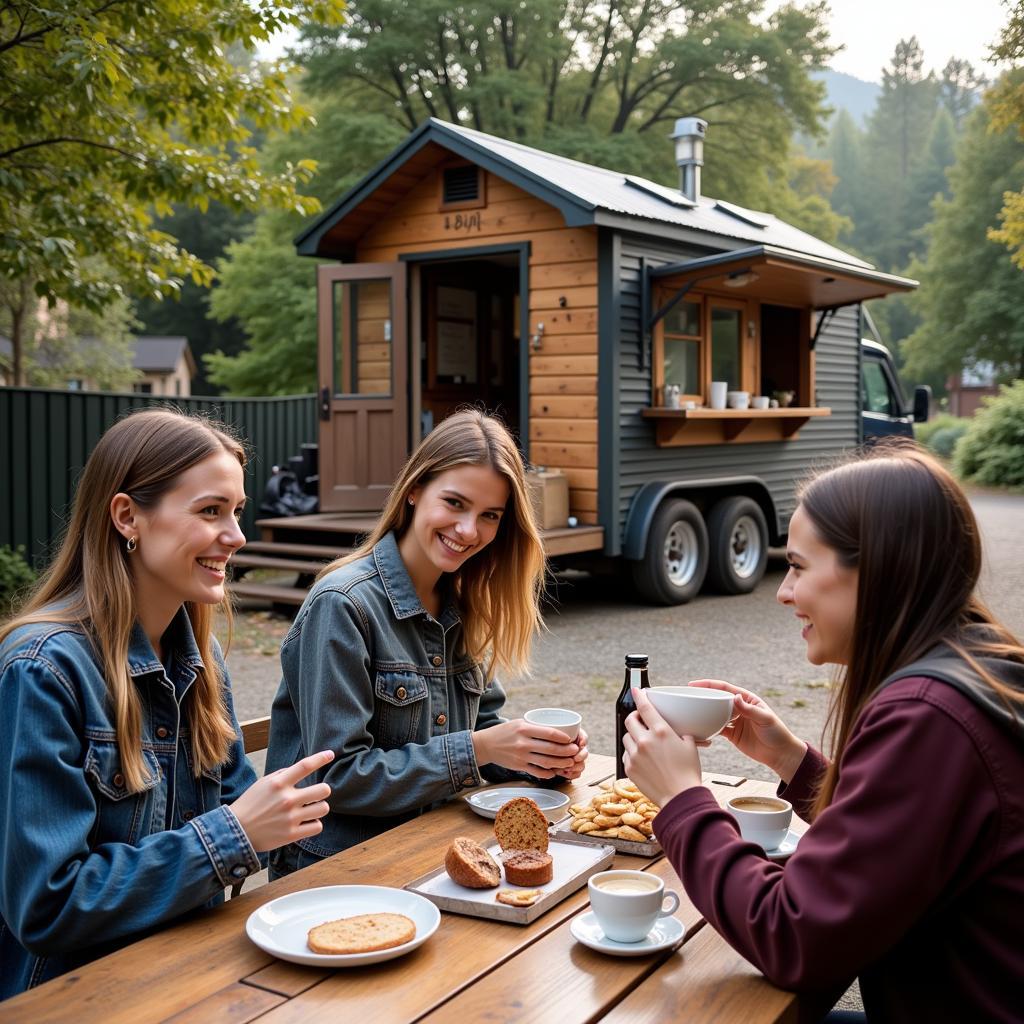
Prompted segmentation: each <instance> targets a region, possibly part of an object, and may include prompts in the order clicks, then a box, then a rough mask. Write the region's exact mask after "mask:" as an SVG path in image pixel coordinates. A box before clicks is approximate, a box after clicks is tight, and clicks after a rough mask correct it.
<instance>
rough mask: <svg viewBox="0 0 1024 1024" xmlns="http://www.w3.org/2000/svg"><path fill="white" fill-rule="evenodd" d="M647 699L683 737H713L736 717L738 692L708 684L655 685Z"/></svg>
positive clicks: (704, 738)
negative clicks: (714, 688)
mask: <svg viewBox="0 0 1024 1024" xmlns="http://www.w3.org/2000/svg"><path fill="white" fill-rule="evenodd" d="M644 693H646V694H647V699H648V700H649V701H650V702H651V703H652V704H653V705H654V707H655V708H656V709H657V712H658V714H659V715H661V717H662V718H664V719H665V721H666V722H668V724H669V725H670V726H672V728H673V730H674V731H675V732H677V733H678V734H679V735H680V736H692V737H693V738H694V739H696V740H709V739H711V737H712V736H717V735H718V734H719V733H720V732H721V731H722V730H723V729H724V728H725V727H726V726H727V725H728V724H729V719H730V718H732V716H733V709H734V707H735V703H736V695H735V694H733V693H732V692H730V691H729V690H713V689H711V688H710V687H706V686H651V687H649V688H648V689H646V690H644Z"/></svg>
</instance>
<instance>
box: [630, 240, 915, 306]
mask: <svg viewBox="0 0 1024 1024" xmlns="http://www.w3.org/2000/svg"><path fill="white" fill-rule="evenodd" d="M647 273H648V276H649V279H650V283H652V284H653V283H654V282H657V283H658V284H661V285H663V286H666V287H669V288H673V287H674V288H675V289H676V294H677V295H678V298H676V297H675V296H673V299H670V300H669V301H667V302H665V301H663V303H662V304H661V308H660V309H658V310H657V311H652V313H653V315H652V317H651V321H650V324H649V326H653V325H654V324H655V323H657V321H658V320H660V319H661V317H662V316H664V315H665V314H666V313H667V312H668V311H669V310H670V309H671V307H672V306H673V305H675V302H677V301H678V300H679V298H682V296H683V295H684V294H685V293H686V292H688V291H689V290H690V289H691V288H694V287H696V286H697V285H698V284H699V285H700V287H701V288H708V289H712V290H715V291H724V292H727V293H732V294H735V296H736V298H738V299H760V300H761V301H762V302H777V303H779V304H781V305H785V306H803V307H811V308H812V309H836V308H838V307H840V306H848V305H851V304H852V303H855V302H864V301H865V300H867V299H878V298H882V297H883V296H885V295H891V294H892V293H894V292H909V291H913V290H914V289H915V288H916V287H917V281H913V280H911V279H910V278H907V277H897V276H896V275H895V274H883V273H881V272H880V271H878V270H873V269H871V268H870V267H862V266H854V265H852V264H848V263H840V262H839V261H837V260H829V259H824V258H822V257H819V256H808V255H806V254H804V253H798V252H791V251H788V250H786V249H780V248H777V247H776V246H771V245H755V246H751V247H750V248H748V249H734V250H733V251H732V252H723V253H716V254H715V255H713V256H702V257H700V258H698V259H694V260H686V261H685V262H683V263H672V264H670V265H668V266H664V267H652V268H650V269H649V270H648V272H647ZM673 300H674V301H673ZM659 314H660V315H659Z"/></svg>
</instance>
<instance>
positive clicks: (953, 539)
mask: <svg viewBox="0 0 1024 1024" xmlns="http://www.w3.org/2000/svg"><path fill="white" fill-rule="evenodd" d="M800 504H801V507H802V508H803V510H804V512H806V513H807V516H808V518H809V519H810V521H811V524H812V525H813V528H814V530H815V532H816V533H817V535H818V537H819V538H820V540H821V541H822V542H823V543H824V544H825V545H827V546H828V547H830V548H832V549H833V550H834V551H835V552H836V555H837V558H838V560H839V563H840V564H841V565H843V566H846V567H847V568H855V569H856V570H857V607H856V613H855V619H854V626H853V637H852V643H851V653H850V659H849V662H848V664H847V665H846V666H845V668H844V669H843V670H841V672H840V674H839V677H838V680H837V682H838V686H837V687H836V688H835V690H834V692H833V698H832V702H831V705H830V707H829V714H828V722H827V726H828V731H829V734H830V737H831V741H832V761H831V764H830V766H829V769H828V772H827V773H826V775H825V778H824V781H823V782H822V786H821V789H820V791H819V793H818V798H817V804H816V810H817V811H821V810H822V809H823V808H824V807H826V806H827V805H828V804H829V803H830V801H831V800H832V796H833V793H834V792H835V787H836V783H837V781H838V773H839V762H840V759H841V758H842V755H843V751H844V750H845V749H846V745H847V743H848V741H849V738H850V734H851V732H852V731H853V726H854V723H855V722H856V720H857V717H858V716H859V715H860V713H861V711H862V710H863V708H864V705H865V704H866V703H867V702H868V700H870V698H871V696H872V695H873V694H874V692H875V691H876V690H877V689H878V686H879V684H880V683H881V682H882V681H883V680H884V679H885V678H886V677H887V676H889V675H891V674H892V673H893V672H895V671H896V670H898V669H900V668H902V667H904V666H906V665H909V664H910V663H911V662H913V661H916V660H917V659H918V658H920V657H921V656H922V655H924V654H925V653H926V652H928V651H929V650H930V649H931V648H933V647H935V646H936V645H937V644H939V643H942V642H944V643H946V644H948V645H949V647H950V648H952V649H953V650H954V651H956V652H957V653H958V654H960V656H961V657H963V658H964V659H966V660H967V661H968V662H969V663H970V664H971V666H972V668H973V669H974V670H975V671H976V672H977V674H978V676H979V678H980V679H981V680H982V684H983V685H986V686H990V687H992V689H993V690H994V691H995V692H996V693H997V694H999V696H1000V697H1001V698H1002V699H1003V700H1004V701H1011V702H1014V703H1018V704H1021V705H1022V706H1024V694H1022V693H1020V692H1018V691H1017V690H1015V689H1013V688H1012V687H1010V686H1007V685H1006V684H1005V683H1003V682H1001V681H1000V680H999V679H996V678H995V677H994V676H993V675H992V674H991V673H990V672H988V671H986V670H985V669H984V668H983V666H981V665H980V664H979V663H978V661H977V659H978V658H980V657H996V658H1006V659H1010V660H1013V661H1020V662H1024V648H1022V647H1021V644H1020V642H1019V641H1018V640H1017V638H1016V637H1014V636H1013V634H1012V633H1010V631H1009V630H1008V629H1007V628H1006V627H1005V626H1003V625H1002V624H1001V623H1000V622H999V621H998V620H997V619H996V618H995V617H994V616H993V615H992V613H991V612H990V611H989V610H988V608H987V607H986V606H985V605H984V604H983V603H982V601H981V600H980V598H979V597H978V595H977V594H976V592H975V588H976V587H977V583H978V577H979V576H980V574H981V537H980V535H979V531H978V524H977V521H976V519H975V518H974V512H973V511H972V510H971V506H970V503H969V502H968V500H967V496H966V495H965V494H964V492H963V490H961V488H960V486H959V484H957V482H956V480H954V479H953V477H952V476H951V475H950V473H949V472H948V471H947V470H946V469H945V468H944V467H943V466H942V464H941V463H940V462H938V461H937V460H936V459H934V458H933V457H932V456H931V455H929V454H927V453H926V452H925V451H924V450H923V449H921V448H919V447H918V446H917V445H915V444H913V443H912V442H907V441H903V442H901V441H898V440H897V441H894V442H889V443H884V444H879V445H876V446H875V447H874V448H873V449H871V450H869V451H868V452H866V453H861V454H860V455H858V456H856V457H854V458H853V459H850V460H848V461H845V462H844V463H841V464H840V465H838V466H835V467H833V468H832V469H829V470H826V471H825V472H823V473H821V474H820V475H818V476H816V477H814V478H813V479H811V480H810V482H809V483H807V484H805V485H804V487H803V488H802V490H801V493H800ZM979 624H981V625H984V626H985V627H986V628H985V629H984V630H983V631H980V635H979V631H977V630H971V629H969V628H967V627H970V626H972V625H979Z"/></svg>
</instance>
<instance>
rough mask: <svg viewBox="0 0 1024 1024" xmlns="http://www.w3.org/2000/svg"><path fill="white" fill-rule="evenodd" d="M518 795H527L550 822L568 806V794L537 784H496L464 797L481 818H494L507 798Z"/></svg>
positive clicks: (510, 798)
mask: <svg viewBox="0 0 1024 1024" xmlns="http://www.w3.org/2000/svg"><path fill="white" fill-rule="evenodd" d="M519 796H528V797H529V798H530V799H531V800H532V801H533V802H534V803H535V804H536V805H537V806H538V807H539V808H540V809H541V810H542V811H543V812H544V817H546V818H547V819H548V821H551V822H555V821H558V820H560V819H561V818H564V817H565V809H566V807H568V806H569V796H568V794H566V793H559V792H558V791H557V790H554V789H541V788H540V787H539V786H497V787H495V788H494V789H481V790H478V791H477V792H475V793H470V794H469V796H467V797H466V798H465V799H466V803H467V804H469V806H470V807H471V808H472V810H474V811H476V813H477V814H479V815H480V817H481V818H494V816H495V815H496V814H497V813H498V811H500V810H501V808H502V807H503V806H504V805H505V804H507V803H508V802H509V800H514V799H515V798H516V797H519Z"/></svg>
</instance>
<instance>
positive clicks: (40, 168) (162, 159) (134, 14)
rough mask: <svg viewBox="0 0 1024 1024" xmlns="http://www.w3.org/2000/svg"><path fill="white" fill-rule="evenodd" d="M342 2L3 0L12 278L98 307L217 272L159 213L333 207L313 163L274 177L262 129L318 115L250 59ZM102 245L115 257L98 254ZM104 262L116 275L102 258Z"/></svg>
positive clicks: (1, 209)
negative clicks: (159, 226)
mask: <svg viewBox="0 0 1024 1024" xmlns="http://www.w3.org/2000/svg"><path fill="white" fill-rule="evenodd" d="M343 6H344V5H343V2H342V0H292V2H271V0H253V2H248V0H161V2H159V3H157V2H150V0H46V2H37V0H9V2H7V3H4V4H2V5H0V194H2V195H3V197H4V201H3V203H2V205H0V275H2V276H4V277H8V278H17V279H26V278H27V279H30V280H32V281H33V284H34V288H35V291H36V293H37V294H38V295H40V296H43V297H45V298H47V299H49V300H50V301H51V302H53V301H56V300H57V299H64V300H67V301H68V302H70V303H72V304H75V305H79V306H84V307H86V308H91V309H94V310H98V309H100V308H102V307H103V306H105V305H107V304H108V303H110V302H112V301H114V300H115V299H116V298H118V297H119V296H121V295H122V294H123V291H124V290H126V289H130V290H131V291H133V292H134V293H135V294H136V295H148V296H159V295H163V294H171V293H175V292H176V291H177V290H178V289H180V286H181V284H182V282H183V280H184V279H186V278H191V279H192V280H194V281H196V282H200V283H209V281H210V280H211V278H212V274H213V271H212V269H211V268H210V267H209V266H207V265H206V264H205V263H204V262H203V261H202V260H200V259H199V258H197V257H196V256H194V255H193V254H191V253H189V252H188V251H187V250H186V249H184V248H183V247H182V246H181V245H180V244H178V242H177V241H176V240H175V239H174V238H173V237H171V236H170V235H168V234H166V233H164V232H161V231H159V230H156V229H155V228H154V226H153V220H152V215H153V213H154V212H155V213H156V214H158V215H159V214H165V213H169V212H170V210H171V204H172V203H178V204H184V205H187V206H193V207H197V208H199V209H205V208H206V206H207V204H208V203H210V202H212V201H217V202H220V203H223V204H225V205H226V206H227V207H229V208H232V209H245V208H253V207H260V208H262V207H265V206H277V207H281V208H284V209H288V210H293V211H297V212H300V213H305V214H308V213H311V212H314V211H315V210H316V209H317V208H318V204H317V203H316V201H315V200H313V199H309V198H305V197H303V196H302V195H301V194H300V192H299V189H300V188H301V187H302V186H303V185H305V184H306V183H307V182H308V180H309V179H310V177H311V175H312V174H313V172H314V169H315V165H314V163H313V162H312V161H310V160H298V161H296V162H294V163H289V164H287V165H285V166H283V167H281V168H279V169H278V170H277V172H276V173H274V174H267V173H265V172H264V171H263V170H262V169H261V167H260V165H259V163H258V160H257V154H256V151H255V149H254V148H253V147H252V146H251V145H249V144H248V143H249V142H250V137H251V133H252V132H253V131H254V130H268V129H289V128H292V127H295V126H297V125H298V124H300V123H302V122H303V121H305V120H307V119H308V114H306V113H305V112H304V111H303V110H302V109H300V108H297V107H294V106H293V105H292V102H291V98H290V94H289V88H288V81H287V78H286V71H285V69H284V68H282V67H271V68H257V67H250V68H247V69H243V70H240V69H239V68H238V67H237V66H236V63H235V62H233V61H232V60H231V59H229V48H234V49H235V50H237V51H239V52H242V51H252V50H253V48H254V47H255V46H256V45H257V44H258V43H259V42H261V41H263V40H266V39H268V38H270V36H272V35H273V34H274V33H275V32H276V31H278V30H279V29H281V28H284V27H286V26H298V25H300V24H308V23H309V22H310V21H317V22H321V23H323V24H326V25H332V24H333V25H336V24H338V23H340V21H341V17H342V11H343ZM96 256H102V258H103V259H102V264H101V263H99V262H98V261H97V260H95V259H94V257H96ZM98 266H102V267H103V270H102V271H97V269H96V268H97V267H98Z"/></svg>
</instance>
